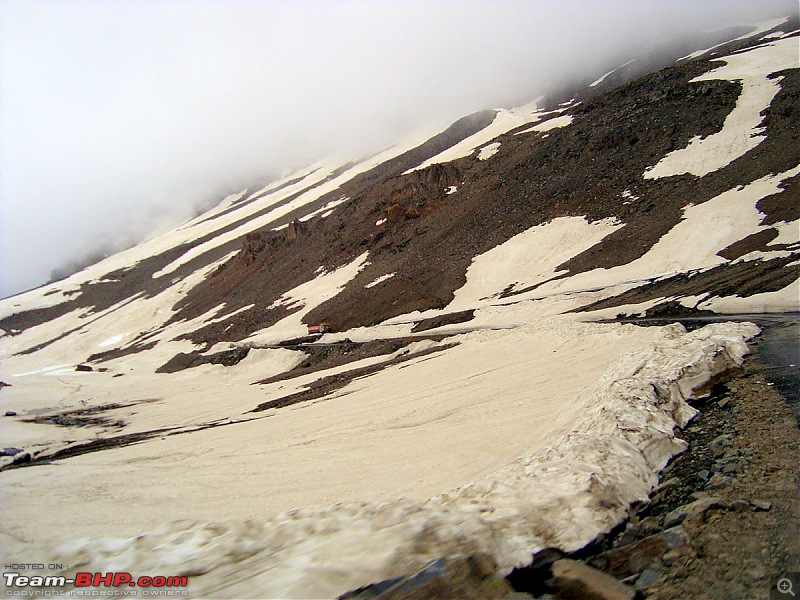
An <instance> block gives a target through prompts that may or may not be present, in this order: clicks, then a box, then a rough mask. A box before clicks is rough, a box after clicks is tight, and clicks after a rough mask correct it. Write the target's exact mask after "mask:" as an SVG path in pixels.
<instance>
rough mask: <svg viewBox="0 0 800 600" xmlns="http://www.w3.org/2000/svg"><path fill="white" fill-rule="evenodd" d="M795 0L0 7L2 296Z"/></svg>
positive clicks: (334, 0)
mask: <svg viewBox="0 0 800 600" xmlns="http://www.w3.org/2000/svg"><path fill="white" fill-rule="evenodd" d="M796 10H797V3H796V2H795V1H794V0H788V1H787V0H751V1H745V0H739V1H733V0H727V1H725V0H692V1H689V0H658V1H657V0H581V1H575V0H526V1H512V0H450V1H445V0H438V1H435V0H434V1H432V0H426V1H412V0H361V1H356V0H347V1H345V0H319V1H311V0H281V1H278V0H124V1H123V0H51V1H45V0H0V296H6V295H8V294H11V293H15V292H18V291H21V290H23V289H26V288H30V287H33V286H36V285H39V284H41V283H44V282H45V281H46V280H47V279H48V277H49V274H50V272H51V270H52V269H54V268H56V267H59V266H61V265H63V264H64V263H66V262H68V261H71V260H78V259H80V258H81V257H82V256H85V255H87V254H88V253H90V252H91V251H93V250H95V249H97V248H98V247H100V246H103V245H111V246H115V247H119V246H121V245H124V244H125V243H126V242H128V241H129V240H131V239H134V238H137V237H139V236H142V235H144V234H146V233H148V232H149V231H151V230H153V229H154V228H158V227H165V226H168V225H174V224H176V223H178V222H179V221H180V220H182V219H184V218H186V217H187V216H189V215H190V214H191V213H192V212H193V211H194V210H195V207H197V206H199V205H200V204H202V203H204V202H208V201H209V200H211V199H214V198H221V197H222V196H224V195H226V194H227V193H229V192H232V191H238V190H240V189H242V188H244V187H247V186H248V185H251V184H254V183H265V182H266V181H267V180H268V179H269V178H271V177H274V176H277V175H280V174H283V173H284V172H285V171H286V170H287V169H288V168H290V167H293V166H299V165H300V164H301V163H304V162H306V161H309V160H311V159H314V158H317V157H319V156H323V155H328V154H337V155H340V156H342V157H343V158H354V157H357V156H359V155H362V154H364V153H367V152H371V151H374V150H378V149H380V148H382V147H384V146H386V145H389V144H391V143H393V142H394V141H396V140H397V138H398V137H401V136H404V135H407V134H408V133H409V132H411V131H420V130H422V131H424V130H430V131H431V132H435V131H436V130H437V129H441V128H442V127H444V126H446V125H447V124H449V123H450V122H451V121H453V120H455V119H456V118H458V117H460V116H463V115H464V114H467V113H471V112H474V111H476V110H481V109H484V108H492V107H498V106H511V105H515V104H522V103H524V102H526V101H528V100H530V99H531V98H533V97H535V96H537V95H539V94H540V93H541V92H542V91H543V90H544V89H545V88H546V87H547V86H548V85H549V84H552V83H557V82H558V81H567V80H570V79H572V78H576V77H587V76H589V77H590V76H592V75H598V74H600V73H602V72H603V71H604V70H607V68H608V67H610V68H613V66H615V65H616V64H621V63H620V62H615V61H621V62H625V61H626V60H627V59H628V58H629V57H632V56H634V55H635V53H636V49H637V48H639V47H640V46H642V45H644V44H646V43H649V42H651V41H652V40H653V39H656V38H665V37H670V36H674V35H679V34H680V33H685V32H690V31H700V30H713V29H718V28H720V27H722V26H725V25H729V24H732V23H741V22H755V21H759V20H764V19H767V18H770V17H774V16H776V15H781V14H789V13H790V12H792V11H795V12H796Z"/></svg>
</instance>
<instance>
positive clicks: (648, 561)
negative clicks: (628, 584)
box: [589, 527, 689, 579]
mask: <svg viewBox="0 0 800 600" xmlns="http://www.w3.org/2000/svg"><path fill="white" fill-rule="evenodd" d="M688 541H689V537H688V535H687V534H686V531H684V530H683V529H682V528H681V527H673V528H671V529H667V530H665V531H662V532H661V533H658V534H656V535H651V536H649V537H646V538H644V539H643V540H640V541H639V542H636V543H634V544H628V545H627V546H622V547H620V548H614V549H612V550H608V551H606V552H603V553H602V554H599V555H597V556H595V557H593V558H592V559H591V560H590V561H589V564H590V565H592V566H593V567H596V568H598V569H601V570H602V571H605V572H606V573H610V574H612V575H614V576H615V577H618V578H620V579H622V578H624V577H629V576H630V575H633V574H635V573H640V572H641V571H643V570H644V569H646V568H649V567H661V566H662V560H661V557H662V556H663V555H664V554H666V553H667V552H668V551H670V550H672V549H673V548H676V547H677V546H681V545H685V544H687V543H688Z"/></svg>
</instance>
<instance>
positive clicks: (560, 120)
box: [517, 115, 573, 135]
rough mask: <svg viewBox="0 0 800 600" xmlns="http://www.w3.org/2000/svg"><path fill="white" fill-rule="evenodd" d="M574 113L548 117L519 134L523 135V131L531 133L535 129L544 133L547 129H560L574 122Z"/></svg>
mask: <svg viewBox="0 0 800 600" xmlns="http://www.w3.org/2000/svg"><path fill="white" fill-rule="evenodd" d="M572 120H573V119H572V115H562V116H560V117H553V118H552V119H548V120H547V121H545V122H543V123H539V124H537V125H534V126H533V127H530V128H529V129H526V130H524V131H520V132H518V133H517V135H522V134H523V133H531V132H533V131H538V132H539V133H543V132H546V131H550V130H552V129H558V128H560V127H566V126H567V125H570V124H571V123H572Z"/></svg>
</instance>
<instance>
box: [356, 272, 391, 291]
mask: <svg viewBox="0 0 800 600" xmlns="http://www.w3.org/2000/svg"><path fill="white" fill-rule="evenodd" d="M394 276H395V273H388V274H386V275H381V276H380V277H378V278H377V279H376V280H375V281H373V282H371V283H368V284H367V285H365V286H364V287H365V288H371V287H375V286H376V285H378V284H380V283H383V282H384V281H387V280H389V279H391V278H392V277H394Z"/></svg>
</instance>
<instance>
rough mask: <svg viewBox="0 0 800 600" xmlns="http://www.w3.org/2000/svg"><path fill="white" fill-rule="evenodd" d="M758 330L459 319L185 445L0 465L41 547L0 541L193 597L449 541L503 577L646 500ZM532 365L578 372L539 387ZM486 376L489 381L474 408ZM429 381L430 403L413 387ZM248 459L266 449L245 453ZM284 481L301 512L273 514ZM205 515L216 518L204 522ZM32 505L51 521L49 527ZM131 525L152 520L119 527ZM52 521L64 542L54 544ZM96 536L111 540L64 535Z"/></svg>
mask: <svg viewBox="0 0 800 600" xmlns="http://www.w3.org/2000/svg"><path fill="white" fill-rule="evenodd" d="M757 331H758V330H757V328H756V327H755V326H753V325H748V324H744V325H741V324H730V323H725V324H715V325H711V326H708V327H706V328H703V329H701V330H698V331H695V332H692V333H688V334H687V333H684V332H683V330H682V328H681V327H680V326H670V327H667V328H645V329H643V328H634V327H630V326H627V327H626V326H610V325H605V326H602V325H588V324H579V323H572V324H570V323H566V322H564V321H560V322H543V323H537V324H536V326H526V327H523V328H520V329H518V330H511V331H506V332H485V331H484V332H475V333H474V334H469V335H466V336H464V337H463V338H462V344H461V345H460V346H457V347H456V348H452V349H450V350H448V351H446V352H444V353H442V354H439V355H433V356H436V357H437V358H434V359H430V360H422V359H419V360H416V361H414V362H413V363H412V365H411V366H410V367H409V368H410V369H411V371H412V372H411V373H410V374H404V373H403V370H401V369H399V368H397V367H393V368H389V369H386V370H384V371H382V372H380V373H378V374H377V375H376V376H374V377H376V379H374V378H369V379H368V380H366V381H364V380H361V381H354V382H353V383H351V384H350V385H349V386H348V388H346V389H347V390H348V393H347V394H344V393H342V394H340V395H338V397H336V398H334V399H331V400H329V401H326V402H318V403H314V404H310V405H308V406H306V407H304V408H302V409H298V410H290V411H278V412H277V413H274V414H273V415H271V416H268V417H266V418H264V419H261V420H259V421H251V422H248V423H240V424H234V425H230V426H227V427H220V428H216V429H209V430H206V431H203V432H199V433H195V434H192V436H193V438H194V441H187V440H181V439H180V436H175V437H171V438H166V439H165V440H163V441H162V442H159V444H158V445H157V446H156V445H153V444H141V445H137V446H130V447H127V448H123V449H119V450H115V451H113V452H106V453H100V454H95V455H92V456H91V457H80V458H76V459H72V460H71V461H69V462H66V463H64V465H62V466H60V467H59V468H60V469H61V473H63V474H61V475H60V477H59V480H60V485H53V483H51V482H49V481H48V479H47V473H45V472H43V471H42V470H41V469H31V470H26V469H18V470H16V471H11V472H9V473H7V474H6V475H7V476H8V477H7V478H6V479H7V481H8V482H10V483H11V485H10V486H9V487H8V490H9V500H10V502H9V504H8V505H9V506H12V507H13V513H14V521H12V522H11V523H10V524H9V525H10V528H9V529H8V531H9V532H12V533H13V534H14V535H20V534H22V533H21V532H20V531H19V520H23V521H32V522H35V523H38V525H37V527H36V528H35V530H28V531H25V532H24V534H22V535H24V537H28V538H30V537H32V538H33V539H35V540H37V541H42V540H47V541H48V546H44V547H42V546H40V545H39V544H38V543H37V544H34V545H31V546H27V547H25V546H23V547H21V548H19V547H18V545H17V544H15V543H13V542H12V544H13V546H9V547H8V548H9V549H8V550H7V551H13V553H14V554H13V555H14V556H15V557H22V558H24V557H27V556H28V555H31V556H32V555H33V554H35V556H37V557H38V558H37V559H36V560H38V561H45V562H57V563H63V564H65V565H75V567H73V568H72V569H71V570H68V571H67V573H71V572H74V571H75V570H88V571H95V570H97V571H108V570H126V571H132V572H134V573H147V572H167V571H169V572H170V573H172V574H176V575H179V574H185V573H189V574H191V575H192V576H191V577H190V581H191V584H190V585H191V588H190V589H191V592H192V594H193V595H195V596H201V597H208V596H212V595H213V596H214V597H237V598H244V597H333V596H336V595H338V594H341V593H342V592H344V591H346V590H348V589H352V588H355V587H358V586H360V585H364V584H366V583H369V582H371V581H375V580H381V579H385V578H388V577H392V576H396V575H400V574H403V573H407V572H413V571H414V570H415V569H417V568H419V567H421V566H423V565H424V564H425V563H427V562H428V561H429V560H431V559H434V558H437V557H438V556H441V555H444V554H453V553H461V552H474V551H485V552H488V553H490V554H491V555H493V556H494V557H495V559H496V560H497V561H498V563H499V565H500V569H501V570H502V571H503V572H507V571H508V570H510V569H511V568H512V567H513V566H516V565H521V564H524V563H526V562H527V561H528V560H530V555H531V553H532V552H535V551H536V550H537V549H540V548H543V547H545V546H551V545H555V546H559V547H561V548H564V549H566V550H574V549H577V548H579V547H581V546H582V545H583V544H585V543H586V542H587V541H589V540H591V539H592V538H593V537H594V536H595V535H596V534H597V533H599V532H602V531H608V530H609V529H611V528H612V527H613V526H614V525H615V524H616V523H617V522H618V521H619V520H620V519H621V518H623V517H624V515H625V511H626V508H627V506H628V504H629V503H631V502H634V501H637V500H642V499H644V498H646V496H647V494H648V492H649V490H650V489H651V488H652V486H653V485H655V484H656V483H657V477H656V472H657V471H658V470H659V469H660V468H661V467H662V466H663V465H664V464H665V463H666V461H667V460H668V459H669V458H670V457H671V456H672V455H674V454H675V453H677V452H679V451H681V450H682V449H683V448H684V447H685V442H683V441H682V440H680V439H677V438H675V437H674V436H673V429H674V427H675V426H676V425H683V424H685V422H686V421H687V420H688V419H689V418H691V416H692V415H693V414H694V410H693V409H692V408H690V407H689V406H688V405H687V404H686V403H685V400H686V399H687V398H688V397H689V396H690V395H691V394H692V391H693V390H694V389H697V388H699V387H700V386H702V385H703V384H705V383H706V382H707V381H709V380H710V379H711V378H712V377H713V376H714V375H715V374H717V373H719V372H720V371H723V370H725V369H726V368H729V367H731V366H733V365H736V364H740V363H741V361H742V358H743V355H744V354H745V353H746V351H747V350H746V345H745V344H744V340H745V339H747V338H749V337H751V336H752V335H754V334H755V333H756V332H757ZM509 336H511V337H509ZM509 342H511V343H509ZM518 343H519V344H521V346H517V344H518ZM515 348H518V351H515V350H514V349H515ZM462 361H467V362H468V363H469V364H470V365H472V368H471V369H464V368H463V366H462V365H463V362H462ZM473 362H474V364H472V363H473ZM545 365H552V366H550V367H549V368H550V369H552V368H554V367H556V368H559V369H561V370H564V369H567V370H569V371H570V372H571V373H574V374H576V375H579V376H576V377H574V378H567V379H561V380H559V382H558V383H557V384H556V383H555V382H554V381H553V379H552V377H550V376H549V375H546V374H545V373H546V367H545ZM445 373H446V375H445ZM454 373H455V374H456V376H455V378H454V377H453V375H454ZM457 373H463V374H464V375H463V377H459V376H458V375H457ZM470 373H472V374H477V379H478V381H476V378H475V377H469V376H468V375H469V374H470ZM369 380H372V382H371V383H372V385H370V383H369ZM487 385H489V386H492V385H495V386H498V392H497V393H496V394H493V395H492V398H491V399H492V402H487V397H486V396H485V393H484V390H485V389H487V388H486V386H487ZM431 386H433V389H436V390H437V402H436V403H430V402H428V401H427V400H426V398H428V397H429V393H430V392H429V390H430V389H431ZM378 389H381V390H385V395H384V394H376V393H375V390H378ZM370 390H371V391H370ZM496 403H499V406H498V405H497V404H496ZM375 417H377V421H376V420H375ZM342 427H344V429H341V428H342ZM207 448H209V449H210V448H213V452H207V451H206V450H205V449H207ZM267 456H280V457H281V460H280V461H270V460H259V457H267ZM467 456H469V459H468V460H465V459H466V457H467ZM431 461H433V463H431ZM154 465H159V466H160V467H161V468H154ZM169 465H172V466H171V468H170V466H169ZM426 465H430V466H426ZM434 465H435V468H432V467H434ZM67 467H70V468H67ZM78 467H80V468H78ZM174 469H179V470H180V471H181V473H182V475H181V476H180V477H178V478H177V479H176V478H174V477H170V473H171V471H172V470H174ZM187 469H188V470H189V472H191V473H192V476H191V477H186V472H187ZM409 470H410V471H409ZM25 471H32V472H27V473H26V472H25ZM406 471H409V472H408V473H406V474H405V475H404V473H405V472H406ZM303 472H305V473H307V475H305V476H300V475H299V474H300V473H303ZM23 475H24V476H23ZM154 478H155V479H154ZM283 478H286V479H285V481H286V483H285V484H282V483H281V482H282V481H283ZM162 479H163V481H161V480H162ZM408 480H410V481H412V482H413V483H412V484H408ZM140 481H141V482H142V484H139V482H140ZM159 482H161V483H160V484H158V483H159ZM211 482H213V485H211V484H210V483H211ZM303 482H306V483H305V484H304V483H303ZM298 484H300V486H308V489H298V487H297V486H298ZM309 484H310V485H309ZM409 485H410V487H405V486H409ZM348 488H350V489H357V490H358V493H357V494H356V496H355V497H352V496H350V497H349V496H348V494H347V493H346V492H345V490H347V489H348ZM29 489H30V490H33V489H36V490H37V491H39V493H38V494H33V495H32V494H30V493H26V492H27V490H29ZM69 489H80V490H83V492H82V493H85V494H87V495H91V497H92V498H93V507H96V510H95V511H93V515H92V519H90V520H85V521H84V520H71V521H69V522H66V523H65V522H64V520H63V519H61V518H59V517H58V514H64V513H65V512H66V513H74V514H80V511H81V510H82V507H83V506H84V505H83V503H82V500H81V499H80V498H76V497H75V495H74V494H72V493H70V492H69ZM42 490H44V491H46V492H47V493H44V494H42V493H41V491H42ZM365 490H366V494H365V493H364V491H365ZM442 492H443V493H442ZM274 494H276V495H274ZM293 494H296V495H297V498H301V497H302V499H303V504H302V506H303V507H304V508H302V509H300V510H289V511H286V512H280V513H276V512H274V511H275V510H278V509H279V507H280V505H281V502H282V499H284V498H285V497H286V496H287V495H288V496H289V497H291V496H292V495H293ZM309 494H310V497H309V496H308V495H309ZM189 496H190V497H192V498H193V502H192V503H182V505H181V506H182V510H181V515H180V516H181V517H182V518H184V519H189V521H186V520H184V521H181V522H175V523H170V524H164V525H160V524H161V523H162V522H163V508H162V507H163V506H165V505H172V504H173V503H174V502H175V498H176V497H181V498H185V497H189ZM365 496H366V497H365ZM426 496H428V497H427V498H426ZM22 498H24V499H25V501H24V502H22V501H20V500H21V499H22ZM350 498H352V499H350ZM315 499H317V502H315ZM365 500H366V501H365ZM283 501H284V502H286V501H285V500H283ZM333 501H335V502H343V503H340V504H336V505H335V506H332V505H331V504H330V503H331V502H333ZM121 502H124V503H125V506H126V510H125V511H124V513H120V511H119V505H120V503H121ZM313 504H318V506H320V507H319V508H313V507H312V506H313ZM326 504H327V505H328V506H325V505H326ZM56 505H57V506H58V510H57V511H52V510H48V509H49V507H50V506H56ZM73 505H74V506H73ZM294 505H295V502H294V501H292V500H291V499H289V501H288V502H286V503H285V504H284V506H285V507H286V508H289V507H291V506H294ZM219 514H225V515H226V519H227V521H225V522H213V523H211V522H209V520H211V521H216V519H215V518H214V517H212V518H211V519H209V515H214V516H217V515H219ZM3 519H4V521H8V515H7V514H6V513H5V512H4V515H3ZM50 519H56V520H57V521H58V522H57V523H55V522H54V524H53V525H51V526H50V528H49V529H48V528H47V527H46V524H45V523H43V521H47V520H50ZM82 521H84V522H82ZM147 523H153V524H158V525H160V526H159V528H158V529H155V530H153V531H151V532H150V533H146V534H143V535H138V534H139V533H140V531H141V528H142V525H145V524H147ZM54 529H56V530H59V531H65V530H66V531H68V532H69V533H70V534H72V536H73V541H68V542H65V543H62V544H61V545H60V546H58V547H57V548H53V547H52V546H50V545H49V540H50V539H51V537H52V532H53V530H54ZM112 531H113V532H116V534H115V536H114V537H116V538H117V539H105V540H91V541H89V540H81V539H75V538H79V537H80V536H81V535H84V534H88V535H91V536H97V535H98V534H99V533H102V534H103V535H104V536H105V537H108V534H109V533H110V532H112ZM125 535H130V536H131V537H128V538H125V537H124V536H125ZM423 540H424V543H423ZM22 558H19V560H22ZM356 566H357V568H356Z"/></svg>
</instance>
